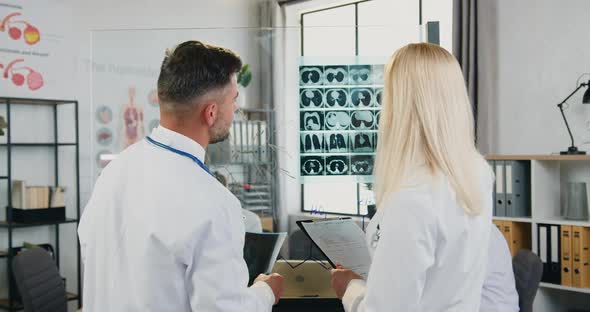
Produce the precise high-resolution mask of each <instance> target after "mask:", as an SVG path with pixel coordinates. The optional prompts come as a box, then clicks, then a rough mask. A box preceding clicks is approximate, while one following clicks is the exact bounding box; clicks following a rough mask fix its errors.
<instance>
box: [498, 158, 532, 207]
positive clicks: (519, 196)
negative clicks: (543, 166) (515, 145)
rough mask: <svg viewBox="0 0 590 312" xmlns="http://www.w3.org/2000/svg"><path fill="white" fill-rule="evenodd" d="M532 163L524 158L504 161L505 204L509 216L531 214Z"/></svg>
mask: <svg viewBox="0 0 590 312" xmlns="http://www.w3.org/2000/svg"><path fill="white" fill-rule="evenodd" d="M530 176H531V163H530V162H528V161H522V160H508V161H505V162H504V180H505V185H504V187H505V189H504V192H505V206H506V216H508V217H527V216H530V215H531V181H530Z"/></svg>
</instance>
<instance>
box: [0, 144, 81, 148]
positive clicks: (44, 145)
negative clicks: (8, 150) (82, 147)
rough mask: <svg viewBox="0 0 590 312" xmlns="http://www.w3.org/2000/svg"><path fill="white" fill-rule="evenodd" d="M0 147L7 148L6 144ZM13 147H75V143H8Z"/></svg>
mask: <svg viewBox="0 0 590 312" xmlns="http://www.w3.org/2000/svg"><path fill="white" fill-rule="evenodd" d="M0 146H2V147H7V146H8V144H6V143H1V144H0ZM10 146H15V147H54V146H76V143H10Z"/></svg>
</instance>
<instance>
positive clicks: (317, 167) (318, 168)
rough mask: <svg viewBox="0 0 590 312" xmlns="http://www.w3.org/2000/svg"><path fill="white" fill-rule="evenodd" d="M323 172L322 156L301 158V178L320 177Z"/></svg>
mask: <svg viewBox="0 0 590 312" xmlns="http://www.w3.org/2000/svg"><path fill="white" fill-rule="evenodd" d="M324 172H325V159H324V156H303V157H301V175H302V176H321V175H324Z"/></svg>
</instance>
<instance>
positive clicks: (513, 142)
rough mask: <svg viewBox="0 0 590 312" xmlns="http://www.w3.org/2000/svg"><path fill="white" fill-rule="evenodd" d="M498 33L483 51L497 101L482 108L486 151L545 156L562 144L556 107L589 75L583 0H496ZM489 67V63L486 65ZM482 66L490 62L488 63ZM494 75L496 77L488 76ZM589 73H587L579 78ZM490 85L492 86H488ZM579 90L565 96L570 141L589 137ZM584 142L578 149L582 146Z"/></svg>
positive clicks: (587, 8) (589, 5) (588, 5)
mask: <svg viewBox="0 0 590 312" xmlns="http://www.w3.org/2000/svg"><path fill="white" fill-rule="evenodd" d="M495 5H497V8H495V9H494V10H496V12H494V13H493V14H494V15H495V16H496V17H495V19H496V20H495V21H491V22H492V23H493V24H494V26H492V27H494V28H495V29H493V28H492V29H491V31H495V32H497V42H496V43H495V44H494V43H491V44H490V46H491V45H495V47H493V49H495V50H496V51H494V50H490V53H491V55H489V56H486V58H492V62H497V64H496V65H495V67H496V69H495V71H496V72H495V73H494V72H489V71H480V73H479V75H480V76H481V75H492V80H493V83H494V84H497V86H496V87H495V90H493V92H494V93H495V96H496V99H495V100H494V101H490V102H486V103H480V106H481V105H489V106H490V107H489V109H490V110H491V114H490V123H491V124H490V128H489V129H488V140H489V141H490V146H489V152H494V153H502V154H517V153H518V154H549V153H553V152H558V151H560V150H564V149H567V147H568V146H569V144H570V141H569V137H568V134H567V130H566V128H565V125H564V123H563V120H562V117H561V115H560V113H559V110H558V109H557V107H556V105H557V104H558V103H559V102H561V101H562V100H563V99H564V98H565V97H566V96H567V95H568V94H570V93H571V92H572V91H573V90H574V89H575V87H576V79H577V78H578V76H580V75H581V74H582V73H587V72H590V58H588V53H589V51H590V41H589V40H588V31H587V29H588V26H589V25H590V24H589V22H588V16H587V15H588V12H590V2H589V1H586V0H570V1H554V0H538V1H537V0H522V1H500V0H498V1H495ZM493 65H494V64H492V66H493ZM488 68H489V67H488ZM493 76H495V77H493ZM588 79H589V77H586V81H587V80H588ZM492 86H493V85H492ZM582 93H583V91H579V93H578V94H577V95H576V96H574V97H573V98H571V99H570V101H569V103H570V109H569V110H567V111H566V115H567V118H568V120H569V121H570V125H571V127H572V132H573V133H574V138H575V140H576V144H577V145H578V147H580V148H581V149H586V150H588V149H589V146H588V145H587V144H586V145H583V143H584V142H590V128H589V127H588V124H587V123H588V121H589V120H590V106H588V105H582V104H581V99H582ZM582 145H583V146H582Z"/></svg>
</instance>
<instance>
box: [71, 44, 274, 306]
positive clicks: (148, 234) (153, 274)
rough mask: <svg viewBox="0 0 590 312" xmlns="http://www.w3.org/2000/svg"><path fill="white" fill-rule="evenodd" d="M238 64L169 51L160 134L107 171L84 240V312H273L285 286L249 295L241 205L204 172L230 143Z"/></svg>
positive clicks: (84, 223)
mask: <svg viewBox="0 0 590 312" xmlns="http://www.w3.org/2000/svg"><path fill="white" fill-rule="evenodd" d="M241 64H242V63H241V60H240V58H239V57H238V56H237V55H236V54H234V53H233V52H231V51H229V50H227V49H223V48H220V47H214V46H210V45H206V44H203V43H201V42H197V41H187V42H184V43H181V44H180V45H178V46H177V47H176V48H175V49H174V50H173V51H168V52H167V55H166V56H165V58H164V61H163V63H162V67H161V71H160V76H159V78H158V97H159V101H160V126H159V127H157V128H156V129H155V130H154V131H153V132H152V133H151V134H150V135H149V136H148V137H147V138H146V139H145V140H142V141H140V142H138V143H136V144H134V145H132V146H130V147H129V148H127V149H126V150H125V151H123V152H122V153H121V154H120V155H119V156H118V157H117V159H116V160H114V161H112V162H111V163H109V165H108V166H107V167H106V168H105V169H104V170H103V172H102V174H101V176H100V177H99V179H98V180H97V182H96V185H95V188H94V191H93V194H92V197H91V198H90V201H89V202H88V205H87V206H86V208H85V209H84V213H83V215H82V218H81V220H80V226H79V228H78V234H79V238H80V244H81V248H82V260H83V262H84V312H103V311H109V312H117V311H158V312H160V311H240V312H242V311H271V309H272V305H273V303H276V302H277V301H278V299H279V298H280V295H281V293H282V284H283V281H282V277H281V276H279V275H271V276H267V275H261V276H259V277H258V279H257V280H256V282H255V283H254V285H252V286H251V287H249V288H248V287H247V283H248V268H247V266H246V263H245V262H244V259H243V255H242V253H243V247H244V220H243V216H242V212H241V207H240V203H239V201H238V200H237V199H236V197H234V196H233V195H232V194H231V193H230V192H229V191H228V190H227V189H226V188H225V187H224V186H223V185H221V184H220V183H219V182H218V181H217V180H216V179H215V178H214V177H213V176H212V174H211V173H210V171H209V169H208V168H207V167H206V166H205V165H204V164H203V160H204V156H205V148H206V147H207V145H208V144H213V143H215V142H219V141H221V140H224V139H226V138H227V137H228V134H229V128H230V126H231V124H232V120H233V114H234V111H235V110H236V104H235V103H236V98H237V97H238V90H237V83H236V73H237V72H238V71H239V70H240V68H241Z"/></svg>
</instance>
